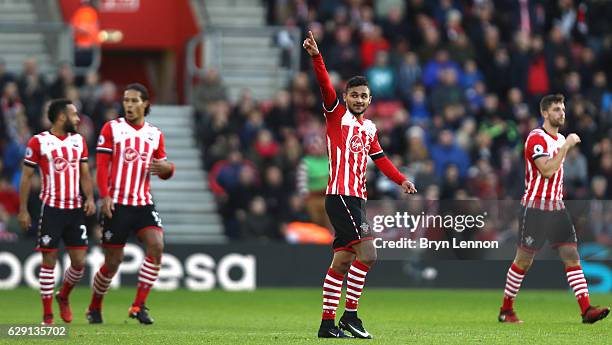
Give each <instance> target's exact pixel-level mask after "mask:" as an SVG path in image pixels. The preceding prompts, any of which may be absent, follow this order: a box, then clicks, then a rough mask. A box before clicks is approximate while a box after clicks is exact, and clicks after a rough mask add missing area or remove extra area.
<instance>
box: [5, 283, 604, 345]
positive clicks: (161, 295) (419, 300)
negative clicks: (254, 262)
mask: <svg viewBox="0 0 612 345" xmlns="http://www.w3.org/2000/svg"><path fill="white" fill-rule="evenodd" d="M133 295H134V289H133V288H132V289H129V288H124V289H121V290H112V291H110V292H109V294H108V295H107V298H106V300H105V302H104V315H103V316H104V321H105V323H104V324H103V325H95V326H91V325H89V324H87V322H86V320H85V317H84V314H85V312H84V311H85V308H86V306H87V304H88V302H89V290H87V289H86V288H83V287H79V288H77V289H75V291H74V293H73V296H72V308H73V312H74V314H75V315H74V319H75V320H74V321H73V323H72V324H71V325H70V331H69V332H70V336H69V338H68V339H62V340H53V341H51V340H50V341H45V340H43V341H41V340H39V339H23V340H13V339H10V340H9V339H6V338H0V343H10V344H17V343H21V344H26V343H28V344H32V343H39V344H40V343H49V344H59V343H62V344H64V343H67V344H115V345H125V344H143V345H152V344H170V345H179V344H232V345H238V344H291V345H294V344H313V343H321V344H324V343H339V342H342V343H364V342H367V343H368V344H504V345H506V344H521V345H524V344H565V343H567V344H570V343H571V344H576V343H583V344H586V343H596V344H610V343H612V340H611V338H610V337H611V335H612V331H611V330H612V319H605V320H603V321H600V322H598V323H596V324H594V325H583V324H582V323H580V316H579V315H578V305H577V303H576V301H575V299H574V297H573V295H572V294H571V292H570V291H569V290H568V291H542V290H536V291H534V290H529V289H525V290H524V291H521V292H520V294H519V299H518V301H517V302H516V309H517V312H518V315H519V316H520V317H521V318H522V319H523V320H524V321H525V323H524V324H521V325H510V324H500V323H498V322H497V312H498V308H499V303H500V300H501V295H502V290H501V289H499V290H497V291H493V290H452V291H451V290H399V289H396V290H391V289H367V288H366V289H365V291H364V295H363V300H362V301H361V302H360V312H359V315H360V317H361V318H362V319H363V320H364V324H365V325H366V327H367V329H368V330H369V331H370V333H372V334H373V335H374V336H375V339H374V340H372V341H364V340H359V339H349V340H344V339H343V340H340V339H337V340H329V339H321V340H319V339H317V338H316V332H317V329H318V326H319V321H320V320H319V318H320V315H321V312H320V304H321V297H320V295H321V292H320V289H261V290H258V291H256V292H250V293H245V292H242V293H231V292H222V291H212V292H189V291H186V290H179V291H173V292H160V291H153V292H152V293H151V295H150V298H149V302H148V305H149V307H150V308H151V311H150V312H151V315H152V316H153V317H154V318H155V321H156V323H155V325H153V326H141V325H139V324H137V321H135V320H132V319H129V318H128V317H127V310H128V307H129V305H130V303H131V302H132V298H133ZM591 300H592V301H593V303H595V304H600V305H612V295H611V294H605V295H602V294H593V295H592V296H591ZM54 308H55V318H56V323H59V324H61V322H62V321H61V319H60V318H59V311H58V310H57V306H56V305H54ZM41 309H42V307H41V305H40V300H39V297H38V293H37V291H35V290H31V289H25V288H22V289H18V290H12V291H5V290H2V291H0V324H25V323H38V322H40V317H41V315H40V314H41ZM341 313H342V306H341V307H340V311H339V315H340V314H341Z"/></svg>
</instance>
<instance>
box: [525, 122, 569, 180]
mask: <svg viewBox="0 0 612 345" xmlns="http://www.w3.org/2000/svg"><path fill="white" fill-rule="evenodd" d="M579 142H580V137H579V136H578V135H577V134H576V133H572V134H570V135H568V136H567V139H566V140H565V144H563V146H561V147H560V148H559V152H558V153H557V155H556V156H554V157H553V158H550V159H535V160H534V163H535V165H536V167H537V168H538V170H539V171H540V174H542V176H544V177H545V178H549V177H551V176H553V175H554V174H555V173H556V172H557V171H559V168H561V164H563V159H565V156H566V155H567V152H568V151H569V150H570V149H571V148H572V147H574V146H576V144H578V143H579ZM542 158H545V157H542Z"/></svg>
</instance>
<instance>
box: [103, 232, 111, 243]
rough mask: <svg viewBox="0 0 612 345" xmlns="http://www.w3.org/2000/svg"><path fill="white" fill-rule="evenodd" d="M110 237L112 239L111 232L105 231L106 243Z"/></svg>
mask: <svg viewBox="0 0 612 345" xmlns="http://www.w3.org/2000/svg"><path fill="white" fill-rule="evenodd" d="M111 237H113V233H112V232H110V230H107V231H106V232H105V233H104V239H106V240H107V241H110V239H111Z"/></svg>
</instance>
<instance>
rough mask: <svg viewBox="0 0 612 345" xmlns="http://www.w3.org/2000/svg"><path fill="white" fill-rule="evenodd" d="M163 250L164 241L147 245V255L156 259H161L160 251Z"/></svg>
mask: <svg viewBox="0 0 612 345" xmlns="http://www.w3.org/2000/svg"><path fill="white" fill-rule="evenodd" d="M163 252H164V243H163V242H161V241H160V242H155V243H152V244H149V245H148V246H147V255H148V256H151V257H153V258H154V259H155V260H156V261H160V260H161V256H162V253H163Z"/></svg>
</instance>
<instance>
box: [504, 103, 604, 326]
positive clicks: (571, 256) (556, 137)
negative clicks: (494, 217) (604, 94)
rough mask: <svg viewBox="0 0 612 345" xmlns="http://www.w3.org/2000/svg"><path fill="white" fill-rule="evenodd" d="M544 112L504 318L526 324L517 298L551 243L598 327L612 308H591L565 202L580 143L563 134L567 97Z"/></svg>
mask: <svg viewBox="0 0 612 345" xmlns="http://www.w3.org/2000/svg"><path fill="white" fill-rule="evenodd" d="M540 113H541V114H542V117H544V124H543V125H542V127H539V128H536V129H534V130H532V131H531V133H529V136H528V137H527V142H526V143H525V151H524V156H525V169H526V172H525V194H524V195H523V198H522V200H521V215H520V222H519V243H518V248H517V250H516V257H515V258H514V262H513V263H512V265H511V266H510V269H509V270H508V274H507V276H506V286H505V289H504V300H503V305H502V307H501V309H500V313H499V317H498V319H499V321H500V322H509V323H520V322H522V321H521V320H520V319H519V318H518V316H517V315H516V313H515V312H514V308H513V303H514V299H515V298H516V295H517V294H518V291H519V288H520V287H521V283H522V282H523V278H524V277H525V274H526V273H527V271H528V270H529V267H531V264H532V263H533V258H534V256H535V253H536V252H537V251H538V250H540V249H541V248H542V247H543V246H544V243H545V242H546V241H548V242H549V243H550V244H551V245H552V246H553V247H554V248H557V250H558V252H559V257H560V258H561V260H562V261H563V264H564V265H565V272H566V276H567V282H568V283H569V285H570V287H571V288H572V290H573V291H574V294H575V295H576V299H577V300H578V304H579V306H580V311H581V314H582V322H584V323H594V322H597V321H599V320H601V319H603V318H605V317H606V316H608V313H609V312H610V308H608V307H604V308H599V307H595V306H592V305H591V302H590V300H589V290H588V287H587V282H586V279H585V277H584V273H583V272H582V268H581V266H580V256H579V254H578V250H577V248H576V244H577V238H576V230H575V229H574V226H573V224H572V221H571V219H570V215H569V213H568V212H567V210H566V209H565V204H564V203H563V161H564V160H565V156H566V155H567V152H568V151H569V150H570V149H571V148H572V147H574V146H575V145H576V144H578V143H579V142H580V138H579V137H578V135H576V134H575V133H572V134H570V135H569V136H568V137H567V139H566V138H565V137H564V136H563V135H562V134H561V133H559V128H560V127H561V126H563V124H564V123H565V105H564V97H563V95H560V94H556V95H548V96H545V97H544V98H542V100H541V101H540Z"/></svg>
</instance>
